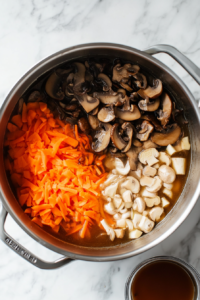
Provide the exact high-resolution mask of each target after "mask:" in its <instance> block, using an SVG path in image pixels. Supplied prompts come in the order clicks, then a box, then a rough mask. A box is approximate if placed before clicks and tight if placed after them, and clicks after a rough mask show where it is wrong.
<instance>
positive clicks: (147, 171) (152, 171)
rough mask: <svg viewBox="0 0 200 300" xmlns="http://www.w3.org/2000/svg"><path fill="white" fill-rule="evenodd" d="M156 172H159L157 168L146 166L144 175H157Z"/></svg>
mask: <svg viewBox="0 0 200 300" xmlns="http://www.w3.org/2000/svg"><path fill="white" fill-rule="evenodd" d="M156 173H157V170H156V169H155V168H153V167H150V166H146V167H144V169H143V175H144V176H151V177H154V176H155V175H156Z"/></svg>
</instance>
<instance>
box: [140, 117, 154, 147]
mask: <svg viewBox="0 0 200 300" xmlns="http://www.w3.org/2000/svg"><path fill="white" fill-rule="evenodd" d="M140 127H141V130H140V131H139V132H138V133H137V134H136V138H138V139H139V140H140V141H141V142H144V141H147V140H148V138H149V135H150V134H151V132H152V131H153V130H154V127H153V125H152V124H151V123H150V122H149V121H146V120H145V121H143V122H142V124H141V126H140Z"/></svg>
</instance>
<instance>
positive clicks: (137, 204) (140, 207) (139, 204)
mask: <svg viewBox="0 0 200 300" xmlns="http://www.w3.org/2000/svg"><path fill="white" fill-rule="evenodd" d="M145 208H146V204H145V202H144V200H143V199H142V198H141V197H137V198H136V199H135V200H134V203H133V209H134V210H137V211H138V212H139V213H143V211H144V210H145Z"/></svg>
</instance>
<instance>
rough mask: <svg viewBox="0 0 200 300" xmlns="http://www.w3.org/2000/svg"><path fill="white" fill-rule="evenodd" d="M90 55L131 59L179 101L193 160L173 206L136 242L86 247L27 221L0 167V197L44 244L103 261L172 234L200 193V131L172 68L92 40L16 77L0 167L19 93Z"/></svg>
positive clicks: (7, 102)
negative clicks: (187, 131) (186, 126)
mask: <svg viewBox="0 0 200 300" xmlns="http://www.w3.org/2000/svg"><path fill="white" fill-rule="evenodd" d="M89 56H91V57H95V56H96V57H97V56H101V57H102V56H107V57H118V58H121V59H123V60H127V61H131V62H133V63H134V64H138V65H139V66H141V68H142V69H143V70H144V71H145V72H146V73H148V74H149V75H152V76H153V77H154V78H159V79H160V80H161V81H162V82H163V86H164V88H165V90H166V91H167V92H168V93H169V94H170V95H171V97H172V98H173V99H174V100H175V102H176V103H177V106H178V107H180V108H183V110H184V115H185V117H186V119H187V120H188V122H189V127H188V128H189V135H190V142H191V161H190V170H189V173H188V178H187V182H186V185H185V187H184V189H183V192H182V194H181V196H180V198H179V200H178V201H177V203H176V205H175V206H174V208H173V209H172V210H171V212H170V213H168V215H167V216H166V217H165V218H164V220H163V221H161V222H160V223H159V224H158V225H157V226H156V227H155V228H154V230H153V231H152V232H150V233H148V234H147V235H144V236H142V237H141V238H139V239H138V240H133V241H130V242H128V243H126V244H122V245H118V246H112V247H104V248H86V247H80V246H76V245H73V244H69V243H67V242H64V241H63V240H60V239H58V238H57V237H55V236H53V235H51V234H48V233H47V232H46V231H44V230H43V229H42V228H40V227H38V226H37V225H36V224H34V223H33V222H31V220H30V218H29V217H28V216H27V215H26V214H25V213H24V212H23V210H22V208H21V207H20V205H19V204H18V202H17V200H16V198H15V196H14V194H13V192H12V190H11V187H10V185H9V182H8V180H7V177H6V173H5V169H4V167H3V168H1V170H0V172H1V188H2V201H3V204H4V205H5V208H6V209H7V210H8V212H9V213H10V214H11V215H12V217H13V218H14V219H15V220H16V221H17V223H18V224H19V225H20V226H21V227H22V228H23V229H24V230H25V231H26V232H27V233H28V234H29V235H31V236H32V237H33V238H34V239H35V240H36V241H38V242H40V243H41V244H42V245H44V246H46V247H48V248H50V249H51V250H53V251H56V252H58V253H62V254H64V255H66V256H69V257H72V258H79V259H87V260H100V261H106V260H112V259H119V258H120V259H121V258H125V257H129V256H132V255H136V254H139V253H141V252H143V251H145V250H147V249H149V248H151V247H153V246H155V245H156V244H158V243H159V242H161V241H162V240H163V239H164V238H166V237H167V236H168V235H170V234H171V233H172V232H173V231H174V230H175V229H176V228H177V227H178V226H179V225H180V224H181V223H182V222H183V220H184V219H185V218H186V217H187V215H188V214H189V212H190V211H191V209H192V207H193V206H194V204H195V202H196V200H197V197H198V194H199V178H200V169H199V168H198V158H199V150H198V149H200V139H199V136H198V132H199V130H200V120H199V114H198V111H197V107H196V105H195V101H194V99H193V97H192V95H191V93H190V92H189V91H188V89H187V88H186V87H185V86H184V84H183V83H182V82H181V80H180V79H179V78H178V77H177V76H176V75H175V74H174V73H173V72H172V71H170V70H169V69H168V68H167V67H166V66H165V65H163V64H162V63H160V62H159V61H157V60H156V59H154V58H152V57H150V56H149V55H147V54H145V53H144V52H141V51H138V50H135V49H132V48H129V47H125V46H120V45H110V44H91V45H83V46H77V47H74V48H70V49H66V50H62V51H61V52H59V53H56V54H55V55H52V56H50V57H48V58H47V59H45V60H43V61H42V62H40V63H39V64H38V65H36V66H35V67H34V68H32V69H31V70H30V71H29V72H28V73H27V74H25V75H24V77H23V78H22V79H20V81H19V82H18V83H17V84H16V85H15V87H14V88H13V90H12V91H11V92H10V94H9V95H8V97H7V98H6V100H5V102H4V105H3V107H2V112H1V114H2V121H1V132H2V134H1V136H0V145H1V146H0V147H1V148H0V163H1V166H4V164H3V140H4V135H5V131H6V125H7V122H8V120H9V118H10V116H11V114H12V112H13V109H14V107H15V105H16V103H17V101H18V100H19V98H20V97H21V95H22V94H24V93H25V91H26V90H27V89H28V88H29V87H30V85H32V84H33V82H35V80H36V79H38V78H39V77H40V76H42V75H43V74H45V73H46V72H48V71H50V70H51V69H53V68H55V67H56V66H58V65H60V64H62V63H65V62H68V61H71V60H78V59H81V58H83V57H89Z"/></svg>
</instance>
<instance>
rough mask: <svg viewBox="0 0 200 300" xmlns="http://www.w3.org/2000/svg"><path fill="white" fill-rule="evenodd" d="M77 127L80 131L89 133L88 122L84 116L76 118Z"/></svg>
mask: <svg viewBox="0 0 200 300" xmlns="http://www.w3.org/2000/svg"><path fill="white" fill-rule="evenodd" d="M78 127H79V129H80V130H81V131H82V132H84V133H86V134H89V133H90V124H89V123H88V120H87V119H86V118H80V119H79V120H78Z"/></svg>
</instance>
